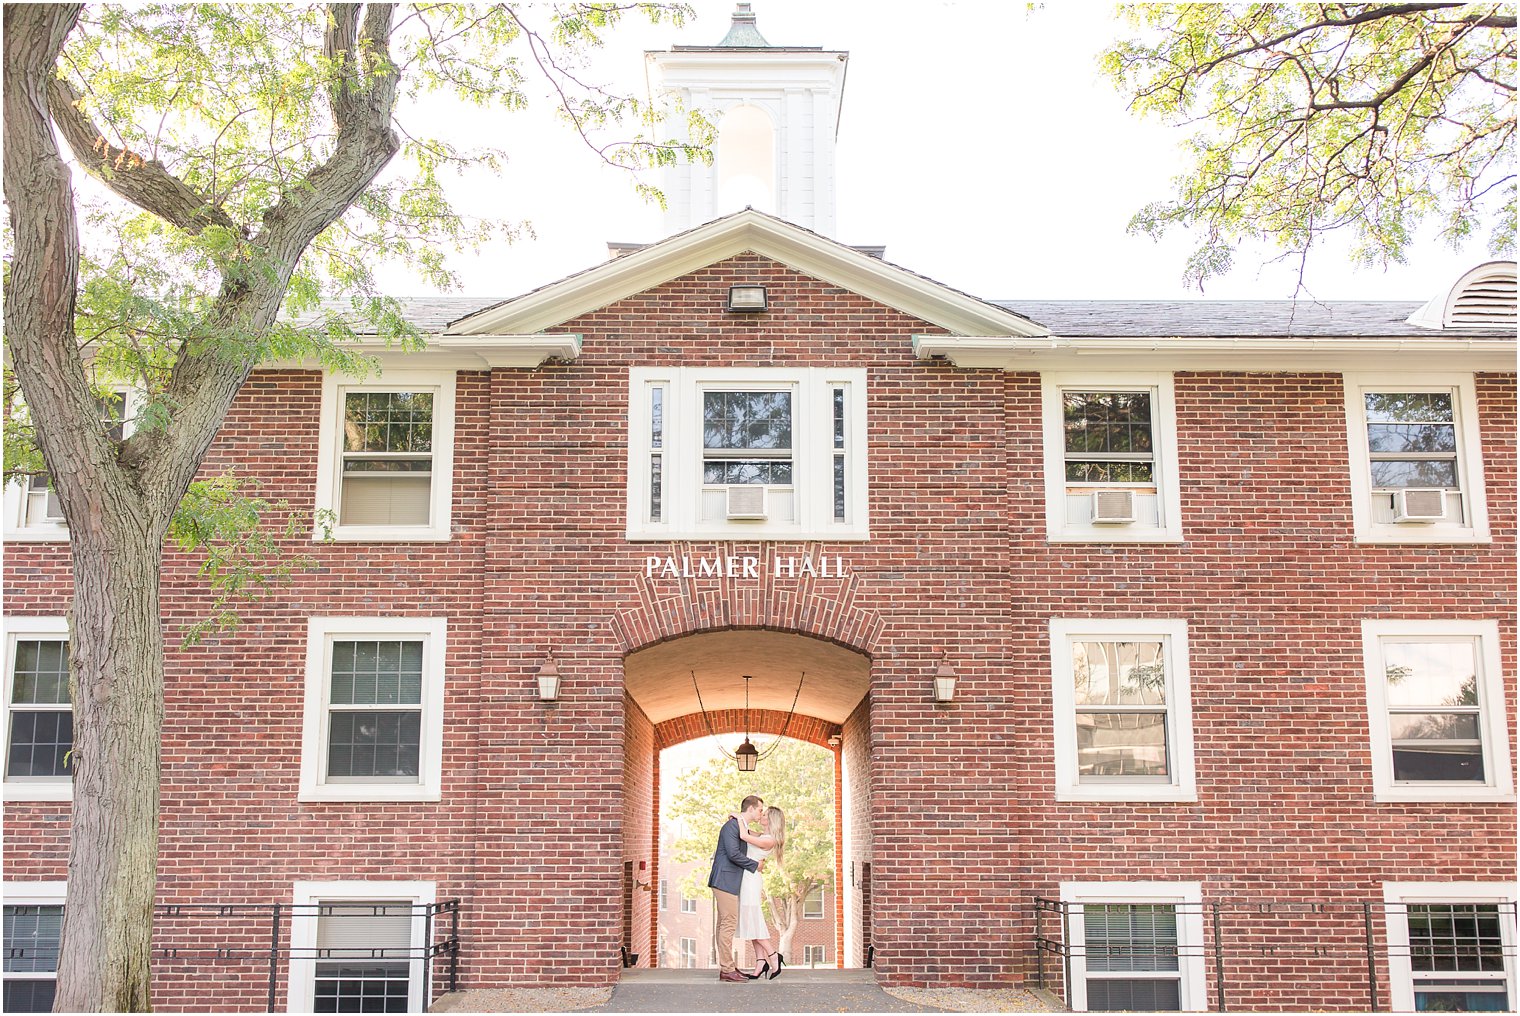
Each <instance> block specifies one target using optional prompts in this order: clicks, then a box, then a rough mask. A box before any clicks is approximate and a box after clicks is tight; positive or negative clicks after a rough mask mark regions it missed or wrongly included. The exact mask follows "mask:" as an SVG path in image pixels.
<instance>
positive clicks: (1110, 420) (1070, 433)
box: [1061, 391, 1156, 492]
mask: <svg viewBox="0 0 1520 1016" xmlns="http://www.w3.org/2000/svg"><path fill="white" fill-rule="evenodd" d="M1061 405H1062V411H1063V416H1064V421H1065V435H1066V481H1067V482H1068V483H1071V484H1100V485H1104V486H1111V485H1114V484H1125V485H1130V484H1134V485H1139V486H1142V487H1144V488H1145V489H1147V490H1149V491H1151V492H1154V491H1155V488H1156V475H1155V457H1156V456H1155V436H1154V433H1153V432H1152V429H1151V394H1150V392H1149V391H1139V392H1097V391H1063V392H1062V393H1061Z"/></svg>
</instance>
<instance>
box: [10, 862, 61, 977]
mask: <svg viewBox="0 0 1520 1016" xmlns="http://www.w3.org/2000/svg"><path fill="white" fill-rule="evenodd" d="M68 895H69V884H68V883H67V882H8V881H7V882H0V897H3V898H4V904H5V906H8V907H67V906H68ZM0 979H3V980H7V981H10V980H17V981H48V980H51V981H57V980H58V968H57V964H54V967H53V970H52V971H41V970H37V971H30V970H29V971H24V972H23V971H19V970H18V971H16V972H15V973H11V972H8V971H0Z"/></svg>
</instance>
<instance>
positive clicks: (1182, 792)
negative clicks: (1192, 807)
mask: <svg viewBox="0 0 1520 1016" xmlns="http://www.w3.org/2000/svg"><path fill="white" fill-rule="evenodd" d="M1056 800H1057V801H1058V802H1062V803H1068V802H1069V803H1073V804H1076V803H1106V804H1197V803H1198V792H1197V791H1196V790H1194V789H1193V788H1191V787H1164V786H1159V785H1156V784H1152V785H1150V786H1148V787H1146V786H1134V787H1124V786H1119V785H1117V784H1110V785H1107V786H1097V787H1087V786H1084V787H1062V788H1060V789H1058V790H1057V791H1056Z"/></svg>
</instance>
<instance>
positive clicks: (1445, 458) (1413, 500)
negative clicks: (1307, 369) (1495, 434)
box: [1344, 374, 1489, 543]
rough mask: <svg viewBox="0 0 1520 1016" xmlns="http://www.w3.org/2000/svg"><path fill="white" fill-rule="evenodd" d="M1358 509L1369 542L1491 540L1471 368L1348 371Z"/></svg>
mask: <svg viewBox="0 0 1520 1016" xmlns="http://www.w3.org/2000/svg"><path fill="white" fill-rule="evenodd" d="M1344 381H1345V391H1346V426H1347V430H1348V432H1349V448H1350V453H1351V458H1350V462H1351V498H1352V501H1351V509H1352V518H1353V521H1354V524H1355V527H1356V538H1357V540H1358V541H1360V542H1363V543H1487V542H1488V540H1489V529H1488V509H1487V504H1486V501H1485V498H1484V490H1483V455H1482V449H1481V447H1480V444H1479V441H1478V400H1477V394H1476V390H1475V387H1474V384H1473V377H1472V375H1471V374H1458V375H1434V376H1432V375H1429V374H1425V375H1408V374H1403V375H1400V374H1347V375H1345V376H1344Z"/></svg>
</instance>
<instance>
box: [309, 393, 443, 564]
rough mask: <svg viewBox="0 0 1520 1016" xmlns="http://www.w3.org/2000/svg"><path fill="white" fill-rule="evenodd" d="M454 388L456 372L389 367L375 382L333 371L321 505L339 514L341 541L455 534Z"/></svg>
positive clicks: (320, 469) (326, 397)
mask: <svg viewBox="0 0 1520 1016" xmlns="http://www.w3.org/2000/svg"><path fill="white" fill-rule="evenodd" d="M454 391H455V375H454V374H453V373H451V372H440V371H390V372H388V373H387V374H385V376H384V378H383V380H382V381H379V382H376V383H373V384H370V383H362V384H361V383H357V382H353V383H350V382H347V381H345V380H344V379H341V378H338V377H336V376H334V375H328V376H327V377H326V379H325V381H324V383H323V388H322V423H321V425H322V434H323V441H322V445H321V448H320V451H319V455H318V464H317V507H318V508H319V509H326V510H328V511H331V512H332V513H333V517H334V521H335V522H336V525H335V526H334V527H333V528H332V530H331V532H332V536H333V538H334V539H337V540H422V541H426V540H447V539H449V534H450V510H451V505H452V500H453V474H454ZM326 534H327V527H326V526H323V525H318V526H317V529H316V535H317V536H318V537H323V536H325V535H326Z"/></svg>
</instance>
